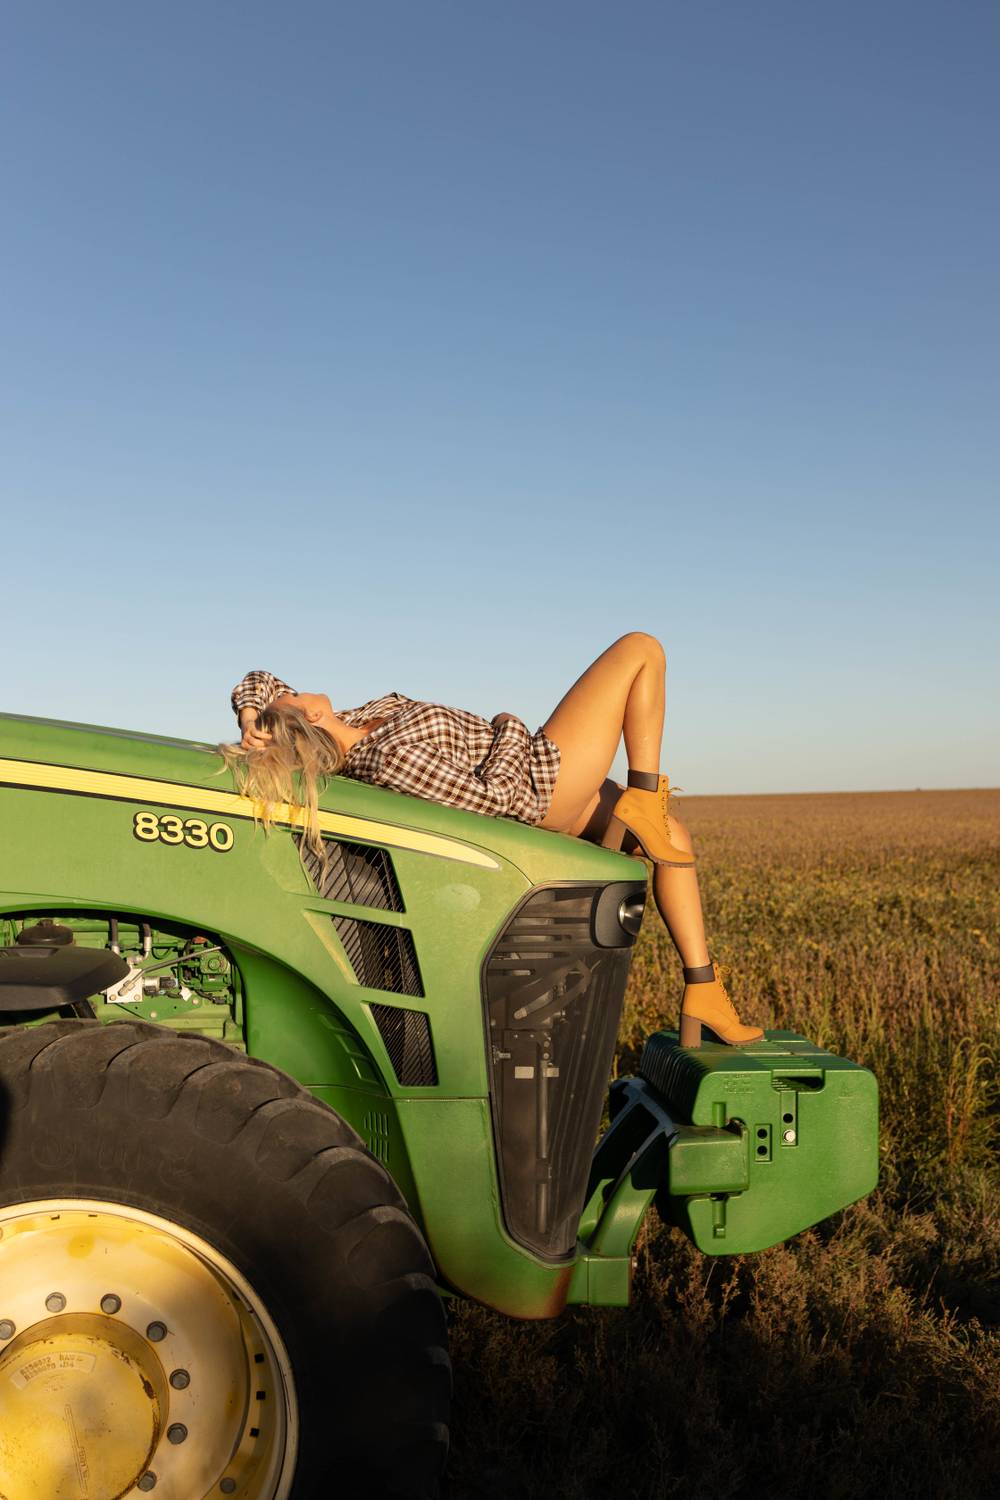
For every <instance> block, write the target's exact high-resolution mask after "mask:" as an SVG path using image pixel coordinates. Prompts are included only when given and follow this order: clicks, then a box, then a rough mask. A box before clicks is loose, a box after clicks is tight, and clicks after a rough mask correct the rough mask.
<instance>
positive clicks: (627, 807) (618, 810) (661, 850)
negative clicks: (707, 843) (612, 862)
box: [604, 771, 694, 865]
mask: <svg viewBox="0 0 1000 1500" xmlns="http://www.w3.org/2000/svg"><path fill="white" fill-rule="evenodd" d="M669 799H670V781H669V779H668V778H667V777H666V776H657V775H656V773H655V772H654V771H629V773H628V787H627V788H626V790H625V791H624V792H622V794H621V796H620V797H619V798H618V801H617V802H616V803H615V810H614V812H613V813H612V815H611V821H610V823H609V824H608V832H607V834H606V835H605V840H604V841H605V844H607V845H608V846H609V847H613V848H618V849H620V848H621V841H622V838H624V836H625V830H626V829H628V831H629V833H630V834H631V835H632V837H633V838H635V839H638V841H639V843H640V844H641V846H642V852H643V854H645V856H646V858H647V859H651V860H652V861H653V864H654V865H693V864H694V855H693V854H689V853H688V851H687V850H686V849H677V848H675V846H674V845H673V844H672V843H671V842H670V819H669V818H668V816H667V803H668V801H669ZM615 840H617V842H614V841H615Z"/></svg>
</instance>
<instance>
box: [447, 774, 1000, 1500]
mask: <svg viewBox="0 0 1000 1500" xmlns="http://www.w3.org/2000/svg"><path fill="white" fill-rule="evenodd" d="M678 811H679V812H680V813H681V816H683V817H684V819H685V820H686V821H687V823H688V825H689V826H690V827H691V829H692V831H693V833H694V834H695V837H696V839H697V847H698V850H699V855H700V862H699V870H700V877H701V883H702V893H703V897H704V902H705V909H706V918H707V923H708V929H709V941H710V946H711V949H712V952H713V955H714V956H715V957H716V958H717V959H719V960H720V961H721V962H722V963H723V964H724V965H727V966H728V967H729V970H730V990H731V993H732V994H733V997H734V1000H735V1001H736V1004H737V1008H738V1009H739V1010H740V1012H741V1014H742V1015H743V1016H744V1018H745V1019H747V1020H750V1021H755V1022H759V1023H761V1024H763V1025H765V1026H778V1027H789V1028H793V1029H795V1030H798V1031H801V1032H802V1033H804V1034H805V1035H806V1036H809V1037H810V1038H812V1039H813V1040H815V1041H817V1042H819V1043H821V1044H822V1045H823V1046H826V1047H829V1048H831V1049H832V1050H834V1051H836V1052H840V1053H843V1054H845V1055H846V1056H849V1057H851V1058H853V1059H855V1060H856V1061H858V1062H863V1063H865V1064H866V1065H867V1066H869V1067H871V1068H872V1069H873V1070H874V1072H875V1073H876V1074H877V1076H878V1079H879V1083H880V1088H881V1099H882V1148H881V1149H882V1176H881V1182H880V1186H879V1188H878V1190H877V1191H876V1192H875V1193H873V1194H872V1195H871V1196H870V1197H869V1198H867V1199H865V1201H864V1202H862V1203H859V1204H856V1205H854V1206H853V1207H851V1208H849V1209H847V1210H846V1211H845V1212H843V1213H841V1214H839V1215H838V1216H837V1217H836V1218H834V1219H832V1220H830V1221H828V1222H826V1223H824V1224H821V1225H819V1226H818V1227H817V1228H815V1229H813V1230H810V1231H808V1232H806V1233H805V1234H801V1235H799V1236H798V1237H797V1238H796V1239H794V1240H793V1241H791V1242H790V1243H788V1244H786V1245H783V1246H779V1247H777V1248H775V1249H772V1250H768V1251H765V1252H764V1253H762V1254H759V1255H751V1256H743V1257H734V1258H732V1259H708V1258H705V1257H703V1256H700V1255H699V1254H698V1253H697V1252H696V1251H695V1250H694V1249H693V1247H691V1246H689V1245H688V1244H687V1242H686V1241H685V1240H684V1239H682V1238H681V1236H680V1234H679V1232H678V1231H675V1230H667V1229H664V1228H662V1227H661V1226H660V1225H659V1223H658V1221H657V1220H656V1219H655V1215H651V1216H650V1217H649V1219H648V1220H647V1224H646V1226H645V1227H644V1230H643V1233H642V1236H641V1238H640V1242H639V1245H638V1268H637V1273H636V1285H635V1298H634V1302H633V1305H632V1306H631V1307H630V1308H628V1309H625V1310H593V1309H589V1308H582V1309H576V1310H573V1311H570V1312H567V1313H566V1314H564V1315H563V1317H562V1318H560V1319H559V1320H557V1321H555V1322H553V1323H541V1324H523V1323H515V1322H511V1321H509V1320H508V1319H506V1318H502V1317H499V1316H497V1315H495V1314H493V1313H490V1312H488V1311H486V1310H484V1309H482V1308H477V1307H472V1306H468V1305H458V1306H456V1307H455V1309H454V1312H453V1314H452V1337H453V1353H454V1356H455V1365H456V1413H455V1442H454V1448H453V1453H452V1460H451V1465H450V1471H449V1472H450V1479H449V1489H448V1495H449V1497H450V1500H501V1497H502V1500H536V1497H538V1500H542V1497H544V1500H584V1497H586V1500H591V1497H595V1500H596V1497H598V1496H599V1497H602V1500H619V1497H628V1500H632V1497H635V1500H653V1497H657V1500H659V1497H666V1496H677V1497H684V1500H757V1497H758V1496H761V1497H762V1496H774V1497H775V1500H778V1497H780V1500H795V1497H799V1496H802V1497H809V1500H855V1497H865V1496H869V1495H870V1496H876V1495H877V1496H880V1497H887V1496H888V1497H894V1496H907V1497H924V1496H926V1497H929V1500H951V1497H954V1500H980V1497H982V1500H985V1497H987V1496H990V1497H993V1496H996V1495H997V1494H1000V1346H998V1341H997V1327H998V1322H1000V1281H998V1272H1000V1174H998V1172H997V1148H998V1135H1000V1112H998V1083H997V1060H998V1053H1000V985H998V978H1000V974H998V969H1000V964H998V954H1000V936H998V934H1000V791H968V792H908V793H878V794H842V795H837V796H832V795H831V796H789V797H732V798H726V797H705V798H690V799H684V801H683V804H682V806H680V807H679V808H678ZM678 980H679V968H678V964H677V961H676V958H675V957H674V954H673V949H672V948H671V946H670V943H669V940H668V939H667V937H666V935H665V933H664V932H663V929H662V927H661V926H660V924H659V921H658V919H657V918H656V915H655V912H654V911H653V910H652V909H651V910H650V911H649V912H648V913H647V918H646V921H645V923H644V926H643V932H642V935H641V938H640V941H639V944H638V946H637V949H636V955H635V961H634V964H633V969H632V977H631V982H630V987H629V992H628V997H627V1000H626V1009H625V1017H624V1022H623V1026H622V1032H621V1037H620V1044H619V1057H618V1063H617V1066H618V1069H619V1071H622V1072H627V1071H631V1070H633V1069H634V1067H635V1064H636V1061H637V1059H638V1050H639V1048H640V1046H641V1040H642V1038H643V1036H644V1035H646V1034H647V1033H648V1032H650V1031H653V1030H657V1029H658V1028H660V1027H662V1026H664V1025H674V1024H676V1007H677V1003H678V999H679V994H680V985H679V983H678Z"/></svg>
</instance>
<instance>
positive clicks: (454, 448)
mask: <svg viewBox="0 0 1000 1500" xmlns="http://www.w3.org/2000/svg"><path fill="white" fill-rule="evenodd" d="M998 77H1000V8H998V7H997V5H996V3H995V0H959V3H955V4H950V5H947V4H943V3H940V0H938V3H926V0H891V3H881V0H838V3H832V0H831V3H818V0H817V3H808V0H806V3H803V0H754V3H752V4H751V3H747V0H728V3H713V0H698V3H697V4H692V3H690V0H688V3H683V4H682V3H679V0H659V3H653V0H636V3H630V0H619V3H616V4H609V3H606V0H531V3H527V0H505V3H502V4H501V3H499V0H496V3H494V0H405V3H404V0H356V3H352V4H346V3H335V0H324V3H318V0H286V3H284V4H280V5H279V4H277V3H274V0H269V3H264V0H197V3H193V0H171V3H169V4H159V5H146V4H142V5H137V4H135V3H134V0H88V3H87V4H85V5H82V4H80V3H78V0H56V3H53V0H7V3H6V4H5V5H4V6H3V9H2V15H0V183H2V232H0V288H2V296H0V423H2V430H0V507H2V512H3V515H2V521H0V527H2V530H0V537H2V541H0V569H2V570H0V615H2V625H3V637H4V642H5V648H6V649H5V651H4V658H5V659H4V667H3V674H2V682H3V691H2V694H0V700H2V701H0V706H2V707H3V708H5V709H7V710H9V711H15V712H23V713H28V714H37V715H43V716H52V717H59V718H68V719H82V720H86V721H90V722H96V723H105V724H114V725H119V726H125V727H129V728H137V729H145V730H150V731H156V732H160V733H167V734H171V733H173V734H179V735H182V736H190V737H191V738H196V739H208V740H214V739H217V738H219V737H220V736H224V735H228V734H230V733H231V728H232V725H233V721H232V719H231V717H230V715H229V711H228V706H227V698H228V690H229V688H230V686H231V684H232V683H233V682H234V681H235V680H236V679H237V678H238V677H240V676H241V675H242V674H243V672H244V671H245V670H246V669H248V668H249V667H258V666H261V667H268V668H270V669H272V670H274V671H276V672H278V673H279V674H280V675H282V676H284V677H285V678H286V679H288V680H290V681H291V682H292V683H293V685H295V686H297V687H299V688H300V689H313V690H324V691H328V692H329V693H330V694H331V696H332V698H333V700H334V703H335V705H336V706H345V707H346V706H350V705H353V704H355V703H358V702H360V701H362V700H363V699H365V698H368V697H372V696H374V695H376V694H378V693H381V692H384V691H388V690H389V689H394V688H395V689H398V690H399V691H401V692H404V693H407V694H409V695H411V696H414V697H422V698H431V699H434V700H436V701H441V702H446V703H454V704H459V705H461V706H463V707H467V708H471V709H475V710H477V711H479V712H482V713H485V714H487V715H492V714H493V713H495V712H497V711H499V710H501V709H506V710H510V711H513V712H515V713H518V714H520V715H521V716H522V717H523V718H525V719H527V720H528V721H529V723H530V725H531V727H532V728H534V726H535V725H536V724H537V723H538V722H540V721H541V720H542V719H543V718H544V717H545V715H546V713H547V712H548V710H549V708H550V707H551V706H552V705H553V704H554V702H555V701H556V700H557V699H558V697H559V696H560V695H561V693H562V691H563V690H564V689H565V687H566V686H568V685H569V683H570V682H571V681H572V680H573V679H574V677H575V676H576V675H577V674H578V673H579V671H580V670H581V669H582V668H583V667H584V666H585V665H586V663H587V662H588V661H589V660H590V659H591V658H592V657H593V656H594V655H596V654H597V653H598V652H599V651H600V650H601V649H603V647H604V646H605V645H607V644H608V643H609V642H610V641H611V640H613V639H614V638H615V637H616V636H617V635H620V634H622V633H623V632H624V631H626V630H629V629H643V630H647V631H651V632H653V633H654V634H656V635H658V636H659V637H660V638H661V639H662V640H663V642H664V644H665V646H666V649H667V657H668V671H669V684H668V721H667V748H666V751H665V754H664V762H663V764H664V769H666V770H668V771H669V772H670V773H671V775H672V776H673V778H674V779H675V780H676V781H678V782H680V783H681V784H682V785H683V786H684V787H685V788H687V789H688V790H689V791H691V792H726V791H729V792H755V791H801V790H813V789H816V790H824V789H829V790H837V789H845V788H859V789H876V788H893V787H913V786H923V787H933V786H969V785H995V784H997V783H998V782H1000V752H998V748H997V747H998V745H1000V693H998V691H997V686H998V683H997V676H998V674H997V669H996V663H997V660H998V656H1000V631H998V628H997V624H998V603H997V594H998V582H1000V580H998V532H1000V522H998V516H1000V503H998V502H1000V495H998V489H1000V485H998V469H1000V299H998V290H1000V196H998V157H1000V87H998V82H997V80H998Z"/></svg>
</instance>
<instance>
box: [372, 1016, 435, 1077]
mask: <svg viewBox="0 0 1000 1500" xmlns="http://www.w3.org/2000/svg"><path fill="white" fill-rule="evenodd" d="M371 1009H372V1015H373V1016H374V1018H375V1025H376V1026H377V1027H378V1029H379V1031H380V1033H381V1036H382V1040H383V1042H384V1043H385V1050H386V1051H387V1052H388V1054H389V1061H390V1062H391V1063H392V1068H393V1072H394V1073H395V1075H396V1077H397V1078H398V1079H399V1081H400V1083H402V1084H405V1085H406V1086H408V1087H410V1088H433V1086H434V1085H435V1084H436V1083H437V1081H438V1076H437V1066H436V1064H435V1062H434V1047H433V1044H432V1042H431V1028H430V1023H429V1022H428V1020H427V1017H426V1016H425V1015H424V1013H423V1011H420V1010H400V1009H399V1008H398V1006H395V1005H373V1006H372V1008H371Z"/></svg>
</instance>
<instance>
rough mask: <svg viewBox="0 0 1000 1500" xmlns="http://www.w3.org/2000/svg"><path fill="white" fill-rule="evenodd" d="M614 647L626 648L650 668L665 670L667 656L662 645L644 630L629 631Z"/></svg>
mask: <svg viewBox="0 0 1000 1500" xmlns="http://www.w3.org/2000/svg"><path fill="white" fill-rule="evenodd" d="M615 644H616V645H619V646H624V647H626V648H627V649H628V650H629V651H630V652H632V653H634V654H635V655H636V656H638V657H640V658H641V659H642V661H643V663H648V664H649V665H650V666H652V667H658V668H659V669H660V671H665V670H666V665H667V654H666V652H665V651H664V649H663V645H662V643H661V642H660V641H658V640H657V638H656V636H655V635H649V634H648V633H647V632H646V631H645V630H630V631H629V632H628V634H627V635H623V636H622V637H621V638H620V639H619V640H618V641H616V642H615Z"/></svg>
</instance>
